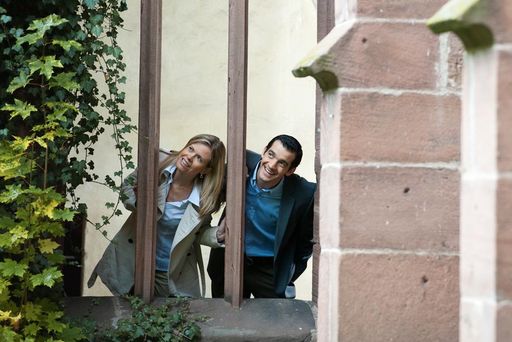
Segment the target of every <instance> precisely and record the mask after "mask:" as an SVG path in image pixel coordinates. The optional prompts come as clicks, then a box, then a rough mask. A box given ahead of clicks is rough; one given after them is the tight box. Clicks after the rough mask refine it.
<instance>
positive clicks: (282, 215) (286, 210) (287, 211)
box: [274, 178, 295, 256]
mask: <svg viewBox="0 0 512 342" xmlns="http://www.w3.org/2000/svg"><path fill="white" fill-rule="evenodd" d="M290 186H291V184H290V182H288V181H287V179H286V178H285V179H284V184H283V195H282V197H281V204H280V207H279V219H278V221H277V230H276V240H275V244H274V255H276V256H277V253H278V252H279V247H280V246H281V243H282V242H283V238H284V234H285V232H286V227H287V226H288V221H289V220H290V215H291V213H292V210H293V206H294V205H295V198H294V197H293V196H292V192H293V191H292V190H293V189H292V188H291V187H290Z"/></svg>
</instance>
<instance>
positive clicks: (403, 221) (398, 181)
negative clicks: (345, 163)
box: [339, 168, 459, 251]
mask: <svg viewBox="0 0 512 342" xmlns="http://www.w3.org/2000/svg"><path fill="white" fill-rule="evenodd" d="M341 189H342V201H341V203H342V206H341V215H342V220H343V221H342V224H341V229H340V231H339V232H340V240H341V245H342V246H343V247H350V248H395V249H402V250H417V249H420V250H429V251H458V246H459V220H458V217H459V201H458V191H459V176H458V173H457V171H449V170H438V169H423V168H350V169H344V170H343V173H342V186H341Z"/></svg>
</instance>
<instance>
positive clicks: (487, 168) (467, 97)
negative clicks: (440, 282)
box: [429, 0, 512, 342]
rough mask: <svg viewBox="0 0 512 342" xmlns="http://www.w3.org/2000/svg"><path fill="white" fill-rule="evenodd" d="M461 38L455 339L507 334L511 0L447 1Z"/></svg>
mask: <svg viewBox="0 0 512 342" xmlns="http://www.w3.org/2000/svg"><path fill="white" fill-rule="evenodd" d="M429 26H430V27H431V28H432V30H433V31H434V32H437V33H441V32H446V31H453V32H454V33H456V34H457V35H458V36H459V37H460V39H461V40H462V41H463V42H464V45H465V48H466V50H467V51H468V52H467V53H466V55H465V62H464V63H465V64H464V83H463V114H462V167H461V173H462V178H461V219H460V224H461V226H460V230H461V265H460V270H461V271H460V272H461V282H460V291H461V304H460V311H461V314H460V340H461V341H463V342H470V341H471V342H473V341H474V342H477V341H489V342H492V341H500V342H505V341H512V2H510V1H509V0H486V1H484V0H481V1H475V0H472V1H467V0H465V1H450V2H449V3H448V4H446V5H445V6H444V7H443V8H442V9H440V10H439V12H438V13H436V15H435V16H434V17H433V18H432V19H430V21H429Z"/></svg>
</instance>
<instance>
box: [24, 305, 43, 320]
mask: <svg viewBox="0 0 512 342" xmlns="http://www.w3.org/2000/svg"><path fill="white" fill-rule="evenodd" d="M23 311H24V312H25V318H26V320H27V321H29V322H37V321H40V320H41V318H42V316H43V315H42V313H43V310H42V307H41V305H38V304H34V303H31V302H28V303H27V304H25V306H24V307H23Z"/></svg>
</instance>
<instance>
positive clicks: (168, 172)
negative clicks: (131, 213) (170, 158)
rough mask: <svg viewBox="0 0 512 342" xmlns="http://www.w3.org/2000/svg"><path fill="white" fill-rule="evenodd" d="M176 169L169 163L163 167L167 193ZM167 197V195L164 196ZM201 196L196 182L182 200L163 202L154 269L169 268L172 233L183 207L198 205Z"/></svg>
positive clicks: (174, 232) (158, 223)
mask: <svg viewBox="0 0 512 342" xmlns="http://www.w3.org/2000/svg"><path fill="white" fill-rule="evenodd" d="M175 170H176V165H170V166H168V167H167V168H166V169H164V171H163V173H164V174H165V176H166V179H167V180H166V182H165V183H166V184H165V185H166V190H165V193H166V194H168V193H169V188H170V187H171V184H172V179H173V178H172V175H173V174H174V171H175ZM166 197H167V196H166ZM200 198H201V185H200V184H199V183H198V182H196V183H195V184H194V187H193V188H192V192H191V193H190V195H189V196H188V198H187V199H185V200H183V201H175V202H165V207H164V212H163V213H162V217H160V220H158V222H157V223H156V226H157V238H156V239H157V240H156V269H157V270H158V271H164V272H167V270H168V268H169V254H170V252H171V247H172V242H173V240H174V235H175V234H176V230H177V229H178V225H179V223H180V220H181V218H182V217H183V214H184V213H185V209H187V206H188V204H189V203H192V204H194V205H196V206H199V202H200Z"/></svg>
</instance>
